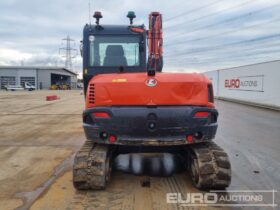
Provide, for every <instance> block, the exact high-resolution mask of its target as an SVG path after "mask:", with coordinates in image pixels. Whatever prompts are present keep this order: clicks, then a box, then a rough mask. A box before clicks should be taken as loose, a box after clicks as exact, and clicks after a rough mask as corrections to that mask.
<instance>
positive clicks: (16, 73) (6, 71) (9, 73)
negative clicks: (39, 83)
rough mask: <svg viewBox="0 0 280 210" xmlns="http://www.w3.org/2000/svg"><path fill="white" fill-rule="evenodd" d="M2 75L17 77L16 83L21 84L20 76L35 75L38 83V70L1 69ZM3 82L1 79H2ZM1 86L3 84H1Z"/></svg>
mask: <svg viewBox="0 0 280 210" xmlns="http://www.w3.org/2000/svg"><path fill="white" fill-rule="evenodd" d="M0 77H15V78H16V85H20V77H35V83H36V70H34V69H30V70H26V69H20V68H19V69H18V68H17V69H16V68H15V69H1V70H0ZM0 82H1V79H0ZM0 86H1V84H0Z"/></svg>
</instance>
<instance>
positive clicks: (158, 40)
mask: <svg viewBox="0 0 280 210" xmlns="http://www.w3.org/2000/svg"><path fill="white" fill-rule="evenodd" d="M162 45H163V39H162V15H161V14H160V13H159V12H152V13H151V14H150V15H149V31H148V46H149V49H148V71H151V70H152V71H157V72H161V71H162V67H163V58H162V54H163V50H162V47H163V46H162Z"/></svg>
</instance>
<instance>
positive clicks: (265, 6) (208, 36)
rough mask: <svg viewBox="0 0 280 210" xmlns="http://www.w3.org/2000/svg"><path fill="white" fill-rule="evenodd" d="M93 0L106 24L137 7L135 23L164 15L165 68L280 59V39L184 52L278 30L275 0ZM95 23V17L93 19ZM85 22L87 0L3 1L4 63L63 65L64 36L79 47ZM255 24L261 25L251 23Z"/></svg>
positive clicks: (77, 64)
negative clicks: (152, 12)
mask: <svg viewBox="0 0 280 210" xmlns="http://www.w3.org/2000/svg"><path fill="white" fill-rule="evenodd" d="M90 1H91V10H92V13H93V11H94V10H100V11H102V13H103V16H104V17H103V19H102V20H101V23H102V24H128V20H127V18H126V14H127V11H130V10H134V11H135V12H136V15H137V19H136V23H137V24H142V23H145V24H146V26H147V24H148V14H149V13H150V12H151V11H160V12H161V13H162V14H163V19H164V23H163V26H164V53H165V57H164V60H165V61H164V63H165V65H164V69H165V70H170V71H205V70H209V69H210V68H211V69H215V68H217V69H218V68H224V67H225V66H228V67H231V66H240V65H243V64H247V63H248V62H262V61H267V60H268V59H276V58H277V56H278V57H279V53H277V50H275V48H276V49H277V46H279V42H277V41H278V40H279V39H276V40H275V39H273V40H269V41H266V42H262V41H260V42H256V43H251V44H250V45H249V46H248V45H239V46H234V47H225V48H224V49H220V50H213V51H211V50H210V51H209V50H208V51H205V52H200V53H199V54H185V55H183V53H184V52H190V51H195V50H197V49H201V48H211V47H215V46H221V45H227V44H229V43H234V42H239V41H244V40H250V39H254V38H256V37H261V36H269V35H272V34H276V33H280V29H279V22H280V15H279V14H280V3H279V1H277V0H251V1H250V0H239V1H236V0H227V1H215V0H205V1H203V2H202V1H195V0H189V1H185V0H173V1H170V0H155V1H150V0H141V1H139V0H135V1H131V0H106V1H104V0H90ZM172 17H176V18H172ZM277 19H278V20H277ZM91 21H92V22H93V21H94V20H93V19H92V18H91ZM269 21H270V23H269ZM87 22H89V14H88V1H85V0H84V1H81V0H77V1H68V0H60V1H57V0H49V1H42V0H28V1H20V0H9V1H1V2H0V43H1V46H0V65H21V64H24V65H64V60H63V58H62V57H61V55H59V53H58V49H59V48H60V47H62V46H63V44H65V43H62V41H61V39H62V38H65V37H66V36H67V35H70V37H71V38H73V39H74V40H75V41H76V45H75V46H74V45H73V47H75V48H76V49H78V45H79V40H81V38H82V29H83V26H84V24H85V23H87ZM266 22H267V24H265V23H266ZM257 24H260V26H259V27H252V26H253V25H257ZM250 27H251V28H250ZM234 30H235V31H234ZM178 43H180V44H178ZM274 44H275V45H276V46H273V45H274ZM178 54H181V55H180V56H179V55H178ZM246 58H247V59H246ZM73 66H74V69H75V71H81V69H82V60H81V57H80V56H77V57H76V58H75V59H73Z"/></svg>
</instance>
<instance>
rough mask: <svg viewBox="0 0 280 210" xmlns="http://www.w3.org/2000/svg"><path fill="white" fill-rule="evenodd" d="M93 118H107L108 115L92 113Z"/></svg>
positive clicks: (105, 113)
mask: <svg viewBox="0 0 280 210" xmlns="http://www.w3.org/2000/svg"><path fill="white" fill-rule="evenodd" d="M92 115H93V117H98V118H109V117H110V115H109V114H108V113H107V112H93V113H92Z"/></svg>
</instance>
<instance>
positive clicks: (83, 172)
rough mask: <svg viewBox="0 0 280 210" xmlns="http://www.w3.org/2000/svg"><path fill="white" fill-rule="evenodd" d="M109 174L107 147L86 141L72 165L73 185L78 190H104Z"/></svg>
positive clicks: (109, 157)
mask: <svg viewBox="0 0 280 210" xmlns="http://www.w3.org/2000/svg"><path fill="white" fill-rule="evenodd" d="M110 174H111V156H110V151H109V147H108V146H106V145H98V144H94V143H93V142H92V141H89V140H88V141H86V142H85V143H84V145H83V146H82V148H81V149H80V150H79V151H78V152H77V154H76V156H75V158H74V165H73V185H74V187H75V188H76V189H78V190H98V189H105V188H106V184H107V183H108V182H109V179H110Z"/></svg>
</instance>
